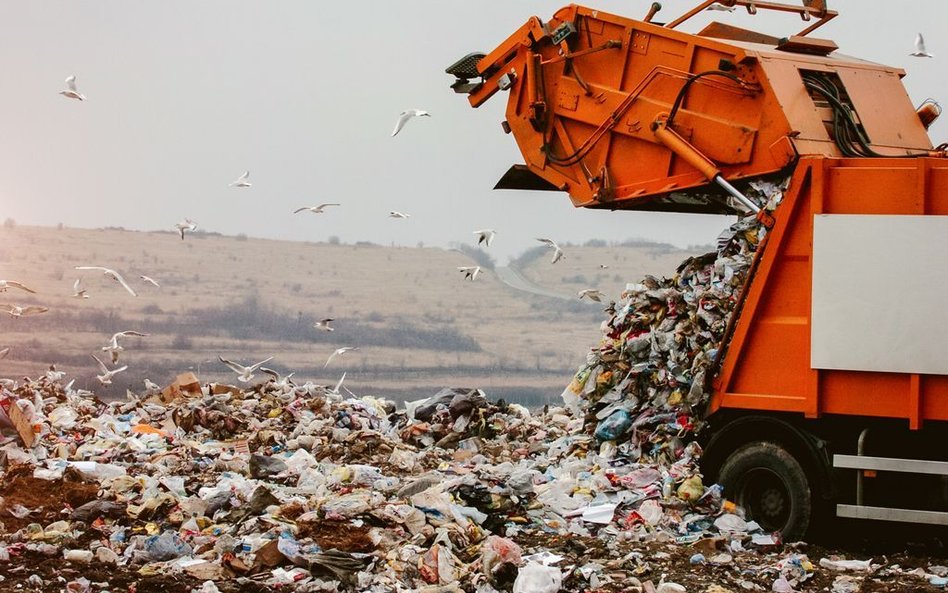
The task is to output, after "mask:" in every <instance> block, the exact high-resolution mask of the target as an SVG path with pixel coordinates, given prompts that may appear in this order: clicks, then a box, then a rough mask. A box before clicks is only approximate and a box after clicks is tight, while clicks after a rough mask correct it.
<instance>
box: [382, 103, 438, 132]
mask: <svg viewBox="0 0 948 593" xmlns="http://www.w3.org/2000/svg"><path fill="white" fill-rule="evenodd" d="M413 117H431V114H430V113H428V112H427V111H424V110H421V109H408V110H406V111H402V112H401V113H399V114H398V121H397V122H395V129H394V130H392V136H395V135H396V134H398V133H399V132H401V131H402V128H404V127H405V124H407V123H408V120H410V119H411V118H413Z"/></svg>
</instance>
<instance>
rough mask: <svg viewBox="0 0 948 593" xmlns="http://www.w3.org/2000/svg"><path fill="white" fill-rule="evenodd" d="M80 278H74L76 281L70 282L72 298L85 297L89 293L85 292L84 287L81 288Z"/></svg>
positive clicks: (87, 296)
mask: <svg viewBox="0 0 948 593" xmlns="http://www.w3.org/2000/svg"><path fill="white" fill-rule="evenodd" d="M81 286H82V279H81V278H76V281H75V282H74V283H73V284H72V292H73V295H72V296H73V298H76V299H87V298H89V295H88V294H86V289H85V288H82V287H81Z"/></svg>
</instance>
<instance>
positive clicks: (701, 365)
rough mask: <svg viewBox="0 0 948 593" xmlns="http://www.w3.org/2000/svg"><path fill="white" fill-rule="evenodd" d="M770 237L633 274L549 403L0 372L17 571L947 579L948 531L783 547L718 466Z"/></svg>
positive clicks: (120, 581) (936, 582)
mask: <svg viewBox="0 0 948 593" xmlns="http://www.w3.org/2000/svg"><path fill="white" fill-rule="evenodd" d="M754 189H755V191H756V192H758V194H759V195H758V196H757V199H758V200H759V201H760V203H762V204H766V205H767V208H768V209H773V208H775V207H776V206H777V204H779V202H780V197H781V188H780V186H779V185H773V184H766V183H764V184H761V185H759V186H757V187H755V188H754ZM765 235H766V230H765V229H764V228H763V227H762V226H761V225H760V224H759V223H758V222H757V221H756V220H755V219H753V218H745V219H743V220H739V221H738V222H737V223H735V224H734V225H732V226H731V227H730V228H729V229H727V230H726V231H725V232H724V233H723V234H722V236H721V237H720V239H719V241H718V245H717V250H716V251H715V252H711V253H708V254H705V255H702V256H699V257H690V258H688V259H686V260H685V261H684V262H682V264H681V265H680V266H679V267H678V268H677V270H676V273H675V274H674V275H673V276H672V277H670V278H668V277H663V278H656V277H652V276H648V277H646V278H644V279H642V281H641V282H639V283H634V284H629V285H628V286H627V288H626V290H625V291H624V292H623V294H622V296H621V299H620V301H619V302H617V303H614V304H612V305H611V306H610V307H607V313H608V318H607V319H606V320H605V321H604V322H602V324H601V332H602V337H601V340H600V342H599V343H598V344H597V345H595V346H593V348H592V349H591V350H590V351H589V353H588V355H587V358H586V360H585V362H584V363H583V364H582V365H581V366H580V367H579V370H578V371H577V372H576V373H575V375H574V376H573V378H572V380H571V381H569V382H568V383H569V384H568V385H567V387H566V389H565V390H563V393H562V394H561V399H562V405H550V406H545V407H544V408H542V409H534V410H529V409H527V408H526V407H524V406H522V405H518V404H513V403H508V402H505V401H503V400H493V399H491V398H490V397H489V396H488V395H487V394H486V393H485V392H484V391H482V390H481V389H478V388H476V387H446V388H444V389H442V390H440V391H438V392H437V393H434V394H433V395H432V394H419V395H420V396H423V397H420V399H417V400H414V401H408V402H406V403H405V404H404V405H403V406H402V405H396V403H395V402H393V401H390V400H386V399H384V398H380V397H374V396H372V395H362V394H356V393H353V392H352V391H349V390H348V388H347V387H346V386H345V385H344V384H343V382H342V381H340V382H339V383H337V384H335V385H321V384H316V383H313V382H309V381H308V382H306V383H300V384H297V383H294V382H293V381H292V379H291V377H290V376H281V375H280V374H279V373H276V372H273V373H270V376H269V378H265V377H263V376H257V377H255V376H253V375H252V373H251V372H250V371H249V370H245V373H242V374H240V375H239V376H238V377H237V378H236V380H235V381H234V383H233V384H230V383H227V382H224V383H221V382H211V383H202V382H201V381H200V379H199V378H198V377H197V376H195V375H194V374H192V373H183V374H181V375H179V376H178V377H177V378H176V379H175V381H174V382H172V383H171V384H169V385H157V384H154V383H151V382H146V383H145V389H144V390H143V391H142V390H137V391H129V392H128V393H127V394H126V398H124V399H121V400H117V401H111V402H105V401H103V400H101V399H100V398H99V397H97V395H96V394H95V393H94V392H91V391H87V390H83V389H77V388H74V383H73V382H72V381H71V380H70V379H69V378H68V377H66V376H65V373H63V372H61V371H56V370H54V369H50V370H49V371H48V372H46V373H45V374H44V375H42V376H39V377H36V378H29V377H24V378H20V379H10V378H0V411H2V412H3V414H2V415H0V429H2V432H3V435H2V440H0V468H2V474H0V497H2V501H0V522H2V529H0V577H2V579H3V580H2V581H0V591H42V592H53V591H56V592H59V591H67V592H68V593H100V592H103V591H108V592H110V593H115V592H117V591H123V592H124V591H129V592H135V593H137V592H147V591H162V592H166V593H173V592H182V593H185V592H186V593H218V592H222V591H223V592H236V591H241V592H243V591H250V592H253V591H280V592H283V591H292V592H299V593H310V592H316V591H326V592H330V591H357V592H360V593H362V592H370V593H396V592H398V593H400V592H407V591H412V592H416V593H460V592H465V593H500V592H504V593H558V592H559V591H564V592H570V591H584V592H603V593H620V592H628V593H633V592H635V593H727V592H731V593H743V592H744V591H762V592H766V591H774V592H777V593H791V592H794V591H800V592H804V591H812V592H817V591H820V592H824V591H825V592H829V593H858V592H882V591H936V590H941V589H943V588H944V587H945V585H946V584H948V560H945V557H946V556H948V554H946V553H945V548H944V547H943V546H942V544H941V541H943V540H942V538H943V532H938V531H932V530H930V529H921V528H917V527H916V528H912V527H893V526H891V525H877V524H862V523H860V524H843V523H831V522H826V521H818V520H817V523H818V525H819V527H820V528H821V531H822V532H823V533H824V536H825V537H826V538H827V539H825V540H823V539H820V540H814V541H819V542H820V544H807V543H785V542H784V539H786V540H787V541H791V540H792V539H793V535H792V533H791V530H792V529H794V528H796V529H801V530H802V527H800V526H799V525H796V526H793V525H791V524H790V523H788V524H787V533H786V534H783V535H782V534H780V533H777V532H773V533H768V532H766V531H765V530H764V529H763V528H762V526H761V525H760V524H758V523H757V522H755V521H753V520H752V519H751V518H749V517H746V516H745V514H744V511H743V510H742V509H741V508H739V507H737V506H736V505H735V504H734V503H733V502H732V501H730V500H728V498H727V494H728V493H727V492H726V490H725V489H724V488H723V487H722V486H721V485H719V484H713V483H708V482H707V481H706V480H705V477H704V476H703V475H702V473H701V465H700V461H701V456H702V454H703V451H702V449H701V446H700V445H699V442H698V440H697V439H696V438H695V437H696V435H697V434H698V433H699V432H700V431H701V429H702V424H703V420H704V419H703V418H702V416H701V413H700V411H701V410H703V409H705V405H706V404H707V402H708V398H709V393H708V392H707V390H706V386H707V382H706V381H705V378H706V377H707V376H709V375H712V374H713V372H714V368H713V366H712V365H713V361H714V360H715V359H716V358H717V356H716V355H717V352H718V350H719V349H720V348H723V347H726V344H725V339H726V328H727V326H728V322H729V319H730V316H731V314H732V313H733V309H734V303H735V302H736V301H737V297H736V294H737V292H738V291H740V289H741V287H742V286H743V285H744V282H745V279H746V274H747V273H748V269H749V268H750V264H751V261H752V258H753V254H754V251H755V249H756V248H757V246H758V245H760V243H761V241H762V239H763V238H764V236H765ZM246 374H250V375H251V376H249V377H248V376H246ZM784 535H786V538H784ZM829 538H832V539H829Z"/></svg>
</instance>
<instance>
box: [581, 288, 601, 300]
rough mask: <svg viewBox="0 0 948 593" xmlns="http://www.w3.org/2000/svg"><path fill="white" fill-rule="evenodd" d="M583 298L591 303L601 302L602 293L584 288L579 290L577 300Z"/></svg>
mask: <svg viewBox="0 0 948 593" xmlns="http://www.w3.org/2000/svg"><path fill="white" fill-rule="evenodd" d="M583 297H586V298H588V299H589V300H591V301H596V302H597V303H600V302H602V292H600V291H598V290H596V289H595V288H586V289H583V290H580V291H579V300H583Z"/></svg>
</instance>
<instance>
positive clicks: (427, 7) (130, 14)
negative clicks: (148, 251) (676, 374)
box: [0, 0, 948, 262]
mask: <svg viewBox="0 0 948 593" xmlns="http://www.w3.org/2000/svg"><path fill="white" fill-rule="evenodd" d="M695 3H696V2H695V1H694V0H691V1H687V2H686V1H683V0H665V1H663V4H664V5H665V10H664V11H663V12H662V13H661V17H660V18H659V19H657V20H667V19H669V18H670V17H671V16H672V15H677V14H680V13H681V12H683V11H684V10H685V9H686V8H687V7H690V6H693V5H694V4H695ZM563 4H565V2H557V1H548V0H535V1H514V0H480V1H477V2H474V1H466V2H459V1H454V0H398V1H393V0H386V1H381V0H380V1H375V2H367V1H357V0H353V1H349V2H332V3H330V2H315V1H307V2H290V1H281V2H238V1H233V0H227V1H226V2H225V1H201V2H194V1H191V0H189V1H177V0H175V1H169V0H153V1H147V2H145V1H136V2H129V1H127V0H110V1H103V0H100V1H97V2H57V1H47V2H13V1H5V2H2V4H0V73H2V77H3V79H4V84H3V92H2V93H0V118H2V119H0V121H2V125H0V130H2V134H0V217H3V218H7V217H12V218H14V219H15V220H16V221H17V222H19V223H20V224H41V225H53V224H56V223H59V222H62V223H65V224H66V225H68V226H76V227H99V226H124V227H126V228H129V229H145V230H151V229H159V228H161V229H171V228H172V227H173V225H174V224H175V223H176V222H178V221H179V220H181V219H183V218H185V217H190V218H192V219H194V220H195V221H196V222H197V223H198V225H199V226H200V227H201V228H204V229H205V230H209V231H217V232H221V233H226V234H237V233H246V234H248V235H251V236H260V237H269V238H284V239H293V240H312V241H323V240H326V239H327V238H328V237H329V236H332V235H335V236H338V237H340V238H341V239H342V240H343V241H347V242H353V241H358V240H371V241H374V242H377V243H382V244H388V243H390V242H395V243H397V244H401V245H415V244H416V243H418V242H419V241H423V242H424V243H425V244H427V245H439V246H447V245H449V244H450V243H451V242H470V241H471V240H472V239H473V237H472V235H471V232H472V231H473V230H475V229H479V228H484V227H491V228H494V229H496V230H497V231H498V236H497V239H496V242H495V243H494V245H493V246H492V247H491V250H492V251H493V252H494V254H495V255H497V256H498V259H499V260H500V261H501V262H503V261H505V260H506V257H507V256H509V255H515V254H516V253H518V252H520V251H522V250H523V249H525V248H528V247H531V246H534V245H536V244H537V243H536V242H535V241H534V237H541V236H545V237H551V238H553V239H555V240H558V241H574V242H580V241H585V240H587V239H590V238H602V239H607V240H621V239H626V238H630V237H642V238H650V239H656V240H661V241H668V242H672V243H675V244H677V245H681V246H685V245H688V244H696V243H705V242H710V241H711V240H713V238H714V237H715V236H716V235H717V233H718V232H719V230H720V229H721V227H722V226H723V225H724V221H723V220H722V219H721V218H715V217H707V216H699V215H663V214H644V213H632V212H615V213H610V212H595V211H586V210H577V209H574V208H573V207H572V205H571V204H570V202H569V199H568V198H567V197H566V196H565V195H561V194H556V193H546V192H540V193H529V192H510V191H503V192H500V191H491V187H492V186H493V185H494V183H495V182H496V180H497V179H498V178H499V177H500V176H501V175H502V174H503V172H504V171H505V170H506V169H507V168H508V167H509V166H510V165H511V164H513V163H515V162H522V159H521V158H520V155H519V151H518V150H517V148H516V145H515V143H514V140H513V138H512V137H510V136H507V135H505V134H504V133H503V132H502V131H501V128H500V121H501V120H502V119H503V110H504V108H505V102H506V96H504V95H498V96H495V97H494V99H493V100H491V101H490V102H489V103H488V104H486V105H485V106H484V107H482V108H480V109H478V110H474V109H471V108H470V107H469V105H468V103H467V100H466V97H464V96H463V95H455V94H454V93H453V92H452V91H451V90H450V89H449V88H448V86H449V85H450V83H451V82H452V80H451V77H449V76H447V75H446V74H444V68H445V67H446V66H448V65H449V64H451V63H452V62H454V61H455V60H456V59H457V58H459V57H461V56H462V55H464V54H466V53H468V52H470V51H474V50H480V51H485V52H486V51H490V50H491V49H493V48H494V47H495V46H496V45H497V44H498V43H499V42H500V41H502V40H503V39H505V38H506V37H507V36H508V35H510V34H511V33H512V32H513V31H514V30H515V29H516V28H517V27H519V26H520V25H521V24H523V22H525V21H526V19H527V18H528V17H529V16H531V15H534V14H535V15H537V16H540V17H541V18H542V19H544V20H546V19H548V18H549V17H550V16H551V15H552V14H553V12H555V10H556V9H557V8H559V7H560V6H562V5H563ZM649 4H650V3H649V2H646V1H644V0H643V1H633V0H599V1H597V2H592V1H590V5H591V6H595V7H597V8H600V9H602V10H606V11H609V12H614V13H618V14H624V15H627V16H630V17H635V18H641V16H643V15H644V13H645V12H646V9H647V7H648V5H649ZM830 7H831V8H834V9H836V10H838V11H839V12H840V13H841V15H840V16H839V17H838V18H837V19H836V20H835V21H833V22H831V23H830V24H828V25H827V26H825V27H824V28H823V29H821V30H820V31H819V32H818V34H817V35H816V36H818V37H829V38H832V39H834V40H835V41H836V42H837V44H838V45H839V46H840V51H841V52H842V53H845V54H849V55H853V56H857V57H860V58H863V59H868V60H872V61H877V62H882V63H885V64H888V65H892V66H898V67H903V68H905V69H906V70H907V71H908V75H907V77H906V78H905V84H906V86H907V88H908V91H909V94H910V96H911V98H912V100H913V102H915V103H916V104H917V103H920V102H921V101H922V100H923V99H925V98H927V97H935V98H939V97H941V98H943V99H945V100H946V101H948V92H946V90H948V89H946V85H948V83H946V76H945V68H944V67H943V64H944V59H943V58H942V57H943V56H944V57H945V58H948V46H945V45H943V44H942V39H944V38H945V33H946V29H948V19H945V18H944V16H943V15H944V0H927V1H925V0H913V1H912V2H892V1H883V0H877V1H870V0H835V1H833V0H831V2H830ZM712 16H713V17H715V18H718V19H722V20H726V21H728V22H732V23H734V24H737V25H741V26H746V27H751V28H757V29H759V30H762V31H765V32H768V33H772V34H775V35H778V36H783V35H787V34H790V33H795V32H796V31H798V30H800V29H801V28H802V27H801V22H800V20H799V19H798V18H797V17H794V16H792V15H773V14H767V15H764V14H763V13H762V14H761V15H758V16H757V17H753V18H752V17H749V16H748V15H746V14H740V13H733V14H724V13H709V14H706V15H701V16H700V18H696V19H695V20H694V22H693V23H691V24H690V25H689V26H688V27H686V30H690V31H694V30H697V29H698V28H700V27H702V26H703V25H704V24H705V23H707V22H708V20H710V17H712ZM919 30H922V31H923V33H924V34H925V35H926V38H927V40H928V45H929V50H930V51H931V52H933V53H934V54H935V55H936V58H935V59H934V60H924V59H916V58H910V57H909V56H908V54H909V52H910V51H912V42H913V40H914V37H915V34H916V32H918V31H919ZM69 74H76V75H77V76H78V77H79V90H80V91H81V92H82V93H84V94H85V95H86V97H87V100H86V101H84V102H78V101H72V100H68V99H66V98H64V97H62V96H60V95H58V94H57V92H58V91H59V90H61V89H62V88H64V83H63V80H64V79H65V78H66V76H68V75H69ZM406 108H422V109H427V110H429V111H430V112H431V113H432V115H433V117H432V118H430V119H422V120H416V121H412V122H410V123H409V125H408V126H407V127H406V128H405V130H404V131H403V132H402V133H401V134H399V136H397V137H396V138H391V137H390V136H389V134H390V133H391V130H392V127H393V125H394V122H395V119H396V118H397V116H398V113H399V112H400V111H402V110H403V109H406ZM945 119H946V120H948V117H946V118H945ZM946 132H948V122H946V121H940V122H938V123H937V124H936V125H935V126H933V128H932V137H933V140H934V143H935V144H938V143H940V142H941V141H943V140H945V139H946V138H945V137H944V136H945V135H946ZM245 169H249V170H250V171H251V181H252V183H253V187H252V188H250V189H246V190H238V189H233V188H228V183H230V182H231V181H233V180H234V179H235V178H236V177H237V176H238V175H240V173H241V172H243V171H244V170H245ZM319 202H340V203H342V204H343V206H342V207H341V208H338V209H336V210H334V211H331V212H329V213H328V214H324V215H320V216H314V215H308V214H299V215H296V216H294V215H292V214H291V212H292V211H293V210H294V209H295V208H297V207H300V206H304V205H312V204H316V203H319ZM389 210H400V211H403V212H407V213H409V214H411V215H412V217H411V218H410V219H409V220H403V221H396V220H393V219H389V218H388V217H387V213H388V211H389Z"/></svg>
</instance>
